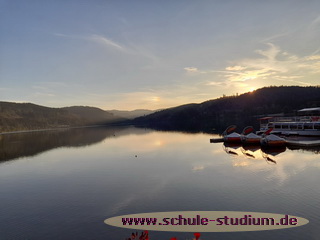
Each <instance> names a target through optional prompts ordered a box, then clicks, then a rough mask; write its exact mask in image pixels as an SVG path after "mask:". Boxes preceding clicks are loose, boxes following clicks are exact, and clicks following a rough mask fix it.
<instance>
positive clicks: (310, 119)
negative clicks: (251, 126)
mask: <svg viewBox="0 0 320 240" xmlns="http://www.w3.org/2000/svg"><path fill="white" fill-rule="evenodd" d="M259 120H260V131H258V132H257V134H258V135H259V134H262V133H263V132H265V131H266V130H268V129H270V128H272V129H273V130H272V132H271V133H272V134H282V135H299V136H320V107H317V108H304V109H301V110H299V111H298V116H294V117H272V116H271V117H270V116H269V117H263V118H260V119H259Z"/></svg>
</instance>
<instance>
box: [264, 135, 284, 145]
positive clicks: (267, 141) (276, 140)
mask: <svg viewBox="0 0 320 240" xmlns="http://www.w3.org/2000/svg"><path fill="white" fill-rule="evenodd" d="M260 143H261V145H262V146H267V147H284V146H285V145H286V140H285V139H284V138H282V137H279V136H277V135H274V134H270V135H265V136H264V137H262V138H261V140H260Z"/></svg>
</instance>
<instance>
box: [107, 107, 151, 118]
mask: <svg viewBox="0 0 320 240" xmlns="http://www.w3.org/2000/svg"><path fill="white" fill-rule="evenodd" d="M107 111H108V112H109V113H113V114H114V115H115V116H117V117H122V118H127V119H133V118H137V117H141V116H145V115H149V114H151V113H154V112H155V111H152V110H146V109H136V110H133V111H120V110H107Z"/></svg>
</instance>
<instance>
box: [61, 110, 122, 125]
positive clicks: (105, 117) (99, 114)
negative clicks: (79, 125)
mask: <svg viewBox="0 0 320 240" xmlns="http://www.w3.org/2000/svg"><path fill="white" fill-rule="evenodd" d="M62 109H63V110H66V111H67V112H68V113H69V114H71V115H73V116H75V117H76V118H79V119H82V121H84V122H85V123H87V124H97V123H106V122H110V121H117V120H123V118H122V117H119V116H115V115H114V114H113V113H111V112H108V111H104V110H102V109H100V108H96V107H88V106H72V107H64V108H62Z"/></svg>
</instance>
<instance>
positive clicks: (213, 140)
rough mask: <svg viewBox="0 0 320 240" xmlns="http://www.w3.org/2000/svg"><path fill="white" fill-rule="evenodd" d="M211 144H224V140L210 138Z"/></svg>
mask: <svg viewBox="0 0 320 240" xmlns="http://www.w3.org/2000/svg"><path fill="white" fill-rule="evenodd" d="M210 142H211V143H219V142H223V138H210Z"/></svg>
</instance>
